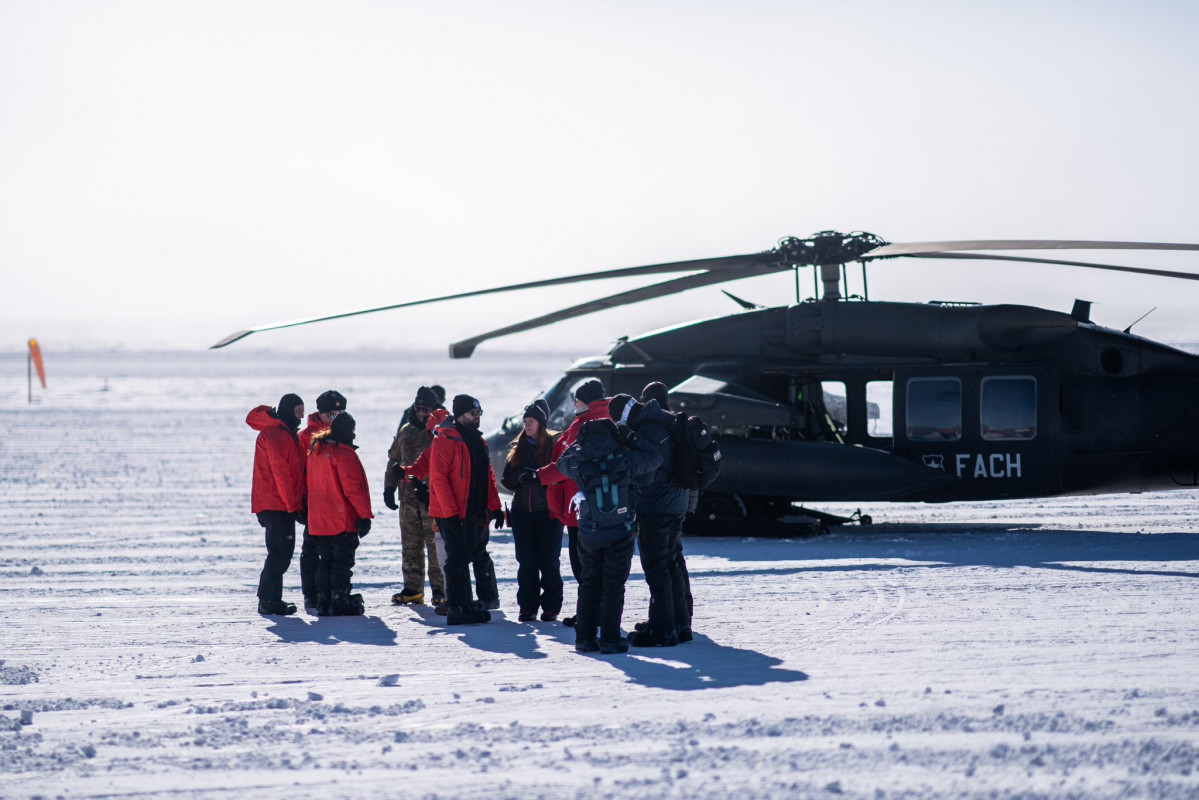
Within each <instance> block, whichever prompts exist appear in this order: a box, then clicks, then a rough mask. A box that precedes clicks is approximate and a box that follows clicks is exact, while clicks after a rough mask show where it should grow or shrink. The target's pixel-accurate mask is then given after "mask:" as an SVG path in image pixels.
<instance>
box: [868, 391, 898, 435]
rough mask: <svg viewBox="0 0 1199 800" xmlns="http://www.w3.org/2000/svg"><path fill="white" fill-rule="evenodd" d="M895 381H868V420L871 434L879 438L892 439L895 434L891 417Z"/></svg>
mask: <svg viewBox="0 0 1199 800" xmlns="http://www.w3.org/2000/svg"><path fill="white" fill-rule="evenodd" d="M893 390H894V382H893V381H867V382H866V422H867V423H868V424H869V430H870V435H871V436H874V437H876V438H879V439H890V438H891V437H892V436H894V435H895V429H894V427H893V425H892V422H891V420H892V417H891V397H892V394H891V393H892V391H893Z"/></svg>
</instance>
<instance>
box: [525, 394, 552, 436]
mask: <svg viewBox="0 0 1199 800" xmlns="http://www.w3.org/2000/svg"><path fill="white" fill-rule="evenodd" d="M524 418H525V419H530V418H531V419H535V420H537V421H538V422H540V423H541V428H542V430H544V429H545V426H546V425H548V424H549V419H550V405H549V403H547V402H545V400H544V399H542V398H540V397H538V398H537V399H536V400H534V401H533V402H532V403H530V404H529V405H527V406H525V415H524Z"/></svg>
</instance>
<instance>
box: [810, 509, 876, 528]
mask: <svg viewBox="0 0 1199 800" xmlns="http://www.w3.org/2000/svg"><path fill="white" fill-rule="evenodd" d="M795 513H796V514H802V515H804V516H808V517H814V518H815V519H817V520H819V521H820V523H821V524H822V525H852V524H854V523H856V524H858V525H870V524H872V523H873V522H874V519H873V518H872V517H871V516H870V515H869V514H863V513H862V509H860V508H859V509H857V510H856V511H854V512H853V513H852V514H850V515H849V516H848V517H841V516H838V515H836V514H826V513H825V512H823V511H813V510H812V509H810V508H804V507H803V506H800V507H799V508H798V509H796V510H795Z"/></svg>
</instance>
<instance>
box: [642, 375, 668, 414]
mask: <svg viewBox="0 0 1199 800" xmlns="http://www.w3.org/2000/svg"><path fill="white" fill-rule="evenodd" d="M649 400H657V401H658V405H659V406H661V407H662V410H663V411H669V410H670V400H669V397H668V394H667V392H666V384H664V383H662V381H654V382H653V383H647V384H645V388H644V389H642V390H641V402H642V403H645V402H647V401H649Z"/></svg>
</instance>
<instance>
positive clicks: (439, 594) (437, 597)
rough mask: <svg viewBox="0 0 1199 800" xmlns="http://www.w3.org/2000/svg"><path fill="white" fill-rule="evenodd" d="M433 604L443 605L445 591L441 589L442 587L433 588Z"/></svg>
mask: <svg viewBox="0 0 1199 800" xmlns="http://www.w3.org/2000/svg"><path fill="white" fill-rule="evenodd" d="M433 605H434V606H444V605H445V591H444V590H442V589H434V590H433Z"/></svg>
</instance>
